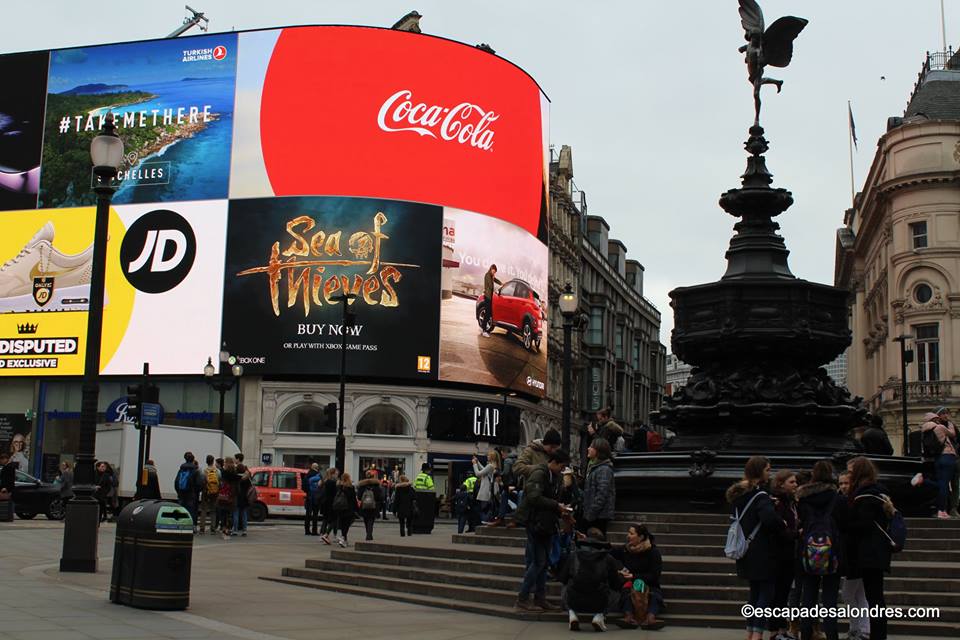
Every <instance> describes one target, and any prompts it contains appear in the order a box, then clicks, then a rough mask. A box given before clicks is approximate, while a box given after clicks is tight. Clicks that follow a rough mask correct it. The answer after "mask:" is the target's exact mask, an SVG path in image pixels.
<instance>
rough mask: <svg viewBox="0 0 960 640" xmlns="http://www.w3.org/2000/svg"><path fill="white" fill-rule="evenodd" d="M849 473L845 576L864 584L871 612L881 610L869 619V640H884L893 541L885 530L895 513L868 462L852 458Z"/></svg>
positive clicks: (848, 468)
mask: <svg viewBox="0 0 960 640" xmlns="http://www.w3.org/2000/svg"><path fill="white" fill-rule="evenodd" d="M847 470H848V471H849V472H850V493H851V497H850V499H848V501H847V506H848V508H849V518H848V524H847V532H848V535H847V562H848V563H849V568H848V572H847V575H848V576H849V577H853V578H861V579H862V580H863V591H864V593H865V594H866V596H867V603H868V604H869V605H870V607H871V608H873V607H880V610H879V613H880V614H881V615H879V616H878V617H876V618H873V617H871V618H870V640H886V639H887V618H886V616H885V615H883V609H884V608H885V607H886V606H887V605H886V603H885V601H884V595H883V574H884V573H885V572H889V571H890V555H891V553H892V540H891V538H890V536H889V534H888V533H887V526H888V525H889V523H890V520H891V519H892V518H893V516H894V513H895V509H894V508H893V503H892V502H890V498H889V497H887V495H886V490H885V489H884V488H883V487H882V486H881V485H880V484H878V482H877V468H876V467H875V466H873V463H872V462H870V460H869V459H867V458H864V457H859V458H854V459H852V460H850V461H849V462H847Z"/></svg>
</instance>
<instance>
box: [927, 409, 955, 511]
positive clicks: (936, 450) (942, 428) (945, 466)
mask: <svg viewBox="0 0 960 640" xmlns="http://www.w3.org/2000/svg"><path fill="white" fill-rule="evenodd" d="M943 411H945V410H943ZM921 430H922V432H923V436H922V438H923V449H924V451H925V452H926V453H927V455H928V456H930V457H933V458H934V460H935V462H934V468H935V469H936V473H937V490H938V493H937V517H938V518H940V519H941V520H947V519H949V518H950V513H949V511H950V482H951V481H952V480H953V475H954V473H956V471H957V429H956V427H954V425H953V423H952V422H950V421H949V420H945V419H943V418H941V417H940V415H939V414H936V413H928V414H926V415H925V416H923V426H922V427H921Z"/></svg>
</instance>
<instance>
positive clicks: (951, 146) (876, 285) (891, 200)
mask: <svg viewBox="0 0 960 640" xmlns="http://www.w3.org/2000/svg"><path fill="white" fill-rule="evenodd" d="M835 281H836V284H837V286H840V287H843V288H846V289H848V290H849V291H850V325H851V329H852V331H853V344H852V346H851V347H850V349H849V350H848V363H847V366H848V387H849V388H850V391H851V392H852V393H854V394H855V395H859V396H862V397H864V398H865V399H867V401H868V403H869V408H870V409H871V411H873V412H874V413H876V414H878V415H879V416H880V417H882V418H883V420H884V424H885V425H886V427H887V429H888V431H890V432H891V440H892V441H893V442H894V443H895V446H896V447H897V448H898V449H899V448H901V443H902V442H903V434H902V432H901V431H900V425H901V424H902V416H901V413H902V411H901V384H902V382H903V381H902V379H901V375H900V371H901V356H900V345H899V343H898V342H896V341H895V339H896V338H898V337H900V336H907V338H906V339H907V343H906V346H907V349H909V350H911V351H912V352H913V355H914V359H913V362H912V363H910V364H909V365H908V366H907V373H906V383H907V384H906V386H907V391H906V393H907V400H908V419H907V421H908V423H909V425H910V426H911V428H913V429H915V428H917V427H918V426H919V424H920V423H921V421H922V416H923V414H924V413H926V412H927V411H930V410H931V409H932V408H933V407H935V406H938V405H950V406H952V407H954V408H956V407H957V405H958V404H960V60H958V56H957V55H956V54H954V53H953V52H952V51H950V52H942V53H938V54H932V55H931V54H928V56H927V61H926V62H925V63H924V66H923V70H922V71H921V73H920V76H919V79H918V81H917V85H916V87H915V88H914V92H913V94H912V96H911V98H910V101H909V104H908V106H907V109H906V112H905V113H904V116H903V117H902V118H890V119H889V121H888V130H887V133H886V134H884V135H883V136H882V137H881V138H880V140H879V142H878V144H877V151H876V155H875V156H874V159H873V163H872V165H871V167H870V172H869V174H868V175H867V178H866V181H865V183H864V186H863V190H862V191H861V192H860V193H859V194H858V195H857V197H856V199H855V203H854V207H853V208H851V209H849V210H847V212H846V214H845V216H844V226H843V227H842V228H841V229H840V230H839V231H838V233H837V249H836V270H835ZM895 435H896V436H898V437H894V436H895Z"/></svg>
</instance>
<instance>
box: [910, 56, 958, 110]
mask: <svg viewBox="0 0 960 640" xmlns="http://www.w3.org/2000/svg"><path fill="white" fill-rule="evenodd" d="M958 64H960V63H958V61H957V52H955V51H954V50H953V47H949V48H948V49H947V50H946V51H934V52H932V53H931V52H930V51H927V59H926V60H924V62H923V67H921V68H920V73H918V74H917V82H916V83H915V84H914V85H913V91H912V92H911V93H910V100H913V96H914V95H915V94H916V93H917V91H919V90H920V87H921V86H923V82H924V80H926V79H927V74H928V73H930V72H931V71H943V70H955V69H957V67H958ZM910 100H908V101H907V105H908V106H909V104H910Z"/></svg>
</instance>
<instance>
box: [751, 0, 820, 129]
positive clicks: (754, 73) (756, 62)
mask: <svg viewBox="0 0 960 640" xmlns="http://www.w3.org/2000/svg"><path fill="white" fill-rule="evenodd" d="M740 24H742V25H743V30H744V38H746V40H747V44H745V45H743V46H742V47H740V49H739V51H740V53H743V54H746V55H745V59H746V63H747V72H748V74H749V80H750V84H752V85H753V105H754V110H755V112H756V117H755V119H754V121H753V125H754V126H759V125H760V87H762V86H763V85H765V84H772V85H774V86H776V87H777V93H780V88H781V87H782V86H783V80H775V79H773V78H766V77H764V75H763V70H764V68H765V67H766V66H767V65H771V66H774V67H786V66H787V65H788V64H790V59H791V58H793V41H794V40H796V39H797V36H798V35H800V32H801V31H803V28H804V27H805V26H807V20H805V19H804V18H797V17H795V16H784V17H782V18H779V19H778V20H776V21H775V22H774V23H773V24H771V25H770V27H769V28H767V29H764V26H765V25H764V22H763V11H761V10H760V5H759V4H757V0H740Z"/></svg>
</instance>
